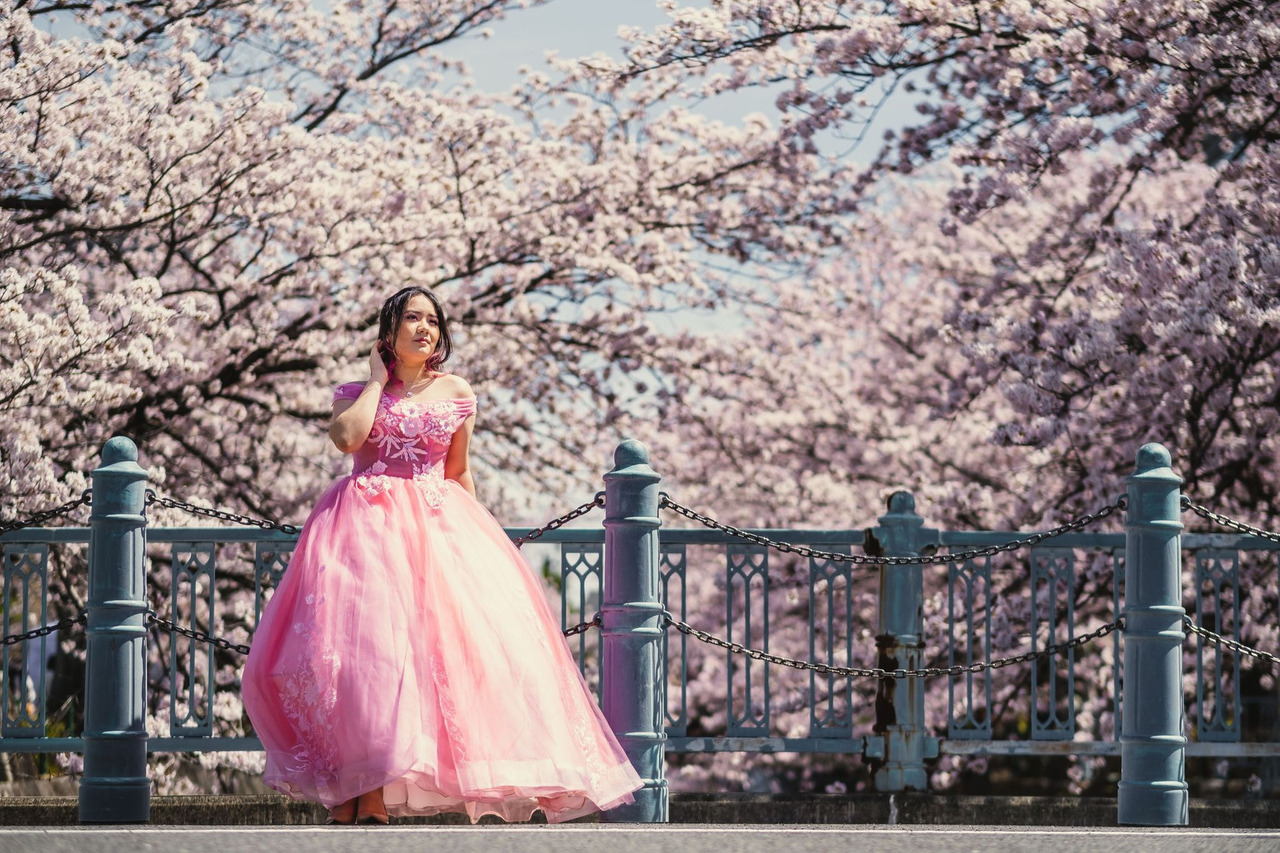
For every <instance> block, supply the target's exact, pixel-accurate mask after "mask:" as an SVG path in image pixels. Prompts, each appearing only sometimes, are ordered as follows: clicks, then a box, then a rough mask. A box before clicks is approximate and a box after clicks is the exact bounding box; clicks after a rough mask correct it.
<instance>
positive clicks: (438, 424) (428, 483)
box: [334, 384, 476, 508]
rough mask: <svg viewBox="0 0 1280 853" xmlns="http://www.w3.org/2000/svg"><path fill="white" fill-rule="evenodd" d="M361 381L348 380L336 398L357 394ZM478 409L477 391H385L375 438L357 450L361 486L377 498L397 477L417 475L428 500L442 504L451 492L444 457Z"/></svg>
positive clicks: (416, 481)
mask: <svg viewBox="0 0 1280 853" xmlns="http://www.w3.org/2000/svg"><path fill="white" fill-rule="evenodd" d="M361 387H362V386H360V385H358V384H352V385H343V386H341V387H339V388H338V391H337V392H336V393H335V394H334V399H335V400H338V399H353V398H354V397H356V396H358V395H359V391H360V388H361ZM475 410H476V400H475V398H474V397H462V398H456V399H447V400H426V401H422V402H419V401H415V400H405V399H401V398H398V397H393V396H391V395H390V394H385V393H384V394H383V395H382V398H381V399H380V400H379V401H378V412H377V414H376V415H375V416H374V419H373V428H372V429H371V430H370V431H369V438H368V439H367V440H366V441H365V444H364V446H363V447H361V448H360V449H359V450H357V451H356V454H355V464H354V471H353V474H354V476H355V482H356V486H357V487H358V488H359V489H360V491H361V492H362V493H364V495H365V496H366V497H368V498H373V497H376V496H377V495H380V494H383V493H384V492H386V491H387V490H388V489H390V488H391V485H392V482H393V480H394V479H405V480H411V481H412V482H413V484H414V486H415V487H416V488H417V489H418V491H419V493H421V495H422V497H423V498H424V499H425V500H426V502H427V505H428V506H430V507H432V508H438V507H439V506H440V505H441V504H443V503H444V499H445V496H446V495H447V494H448V489H447V487H446V485H445V479H444V460H445V456H446V455H448V452H449V444H450V442H451V441H452V440H453V434H454V433H455V432H457V431H458V428H459V427H460V426H462V423H463V421H465V420H466V419H467V418H468V417H470V416H471V415H472V414H474V413H475Z"/></svg>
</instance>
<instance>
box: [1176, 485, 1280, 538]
mask: <svg viewBox="0 0 1280 853" xmlns="http://www.w3.org/2000/svg"><path fill="white" fill-rule="evenodd" d="M1182 509H1183V511H1184V512H1185V511H1186V510H1190V511H1191V512H1194V513H1195V514H1196V515H1198V516H1200V517H1201V518H1203V519H1205V520H1206V521H1212V522H1214V523H1215V524H1221V525H1222V526H1223V527H1229V528H1231V529H1232V530H1235V531H1238V532H1240V533H1247V534H1249V535H1250V536H1257V537H1258V538H1260V539H1267V540H1269V541H1271V542H1280V533H1271V532H1270V531H1267V530H1261V529H1259V528H1257V527H1253V526H1252V525H1249V524H1244V523H1243V522H1239V521H1235V520H1233V519H1230V518H1227V517H1226V516H1225V515H1221V514H1219V513H1216V512H1214V511H1213V510H1211V509H1209V508H1208V507H1203V506H1200V505H1199V504H1194V503H1192V502H1191V498H1189V497H1187V496H1186V495H1183V496H1182Z"/></svg>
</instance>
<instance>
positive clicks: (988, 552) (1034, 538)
mask: <svg viewBox="0 0 1280 853" xmlns="http://www.w3.org/2000/svg"><path fill="white" fill-rule="evenodd" d="M1125 505H1126V501H1125V499H1124V498H1120V499H1119V500H1118V501H1116V502H1115V503H1113V504H1107V505H1106V506H1104V507H1102V508H1101V509H1099V510H1098V511H1096V512H1091V513H1086V514H1085V515H1082V516H1080V517H1079V518H1077V519H1076V520H1075V521H1069V522H1067V523H1066V524H1064V525H1062V526H1061V527H1055V528H1053V529H1052V530H1047V531H1045V532H1044V533H1033V534H1031V535H1030V536H1027V537H1024V538H1022V539H1014V540H1012V541H1010V542H1005V543H1004V544H1002V545H988V546H987V547H985V548H973V549H971V550H968V551H953V552H950V553H946V554H923V555H921V556H919V557H881V556H872V555H868V554H841V553H838V552H835V551H819V550H817V549H815V548H809V547H807V546H805V545H792V544H791V543H790V542H779V541H777V540H774V539H770V538H769V537H767V536H761V535H760V534H759V533H751V532H749V531H746V530H742V529H741V528H738V527H733V526H732V525H728V524H724V523H722V522H719V521H716V520H715V519H714V518H710V517H709V516H705V515H702V514H701V513H698V512H695V511H694V510H691V509H689V508H688V507H686V506H681V505H680V504H678V503H676V502H675V501H674V500H672V499H671V497H670V496H669V495H667V494H666V493H665V492H664V493H663V494H662V496H661V499H660V506H662V507H668V508H670V509H672V510H675V511H676V512H678V513H680V515H683V516H685V517H686V518H691V519H693V520H694V521H696V522H698V523H699V524H702V525H705V526H707V527H710V528H711V529H712V530H719V531H722V532H724V533H728V534H729V535H730V536H736V537H738V538H739V539H745V540H747V541H748V542H752V543H754V544H756V545H763V546H764V547H766V548H773V549H775V550H777V551H782V552H783V553H787V554H799V555H800V556H801V557H810V558H813V559H819V560H830V561H831V562H833V563H855V564H857V565H863V566H912V565H939V564H943V563H959V562H963V561H965V560H972V559H975V558H977V557H994V556H995V555H996V554H999V553H1002V552H1004V551H1017V550H1018V549H1020V548H1027V547H1030V546H1033V545H1038V544H1039V543H1041V542H1043V541H1045V540H1046V539H1053V538H1054V537H1056V536H1062V535H1063V534H1064V533H1072V532H1074V531H1077V530H1082V529H1083V528H1085V527H1088V526H1089V525H1090V524H1093V523H1094V522H1096V521H1101V520H1102V519H1104V518H1106V517H1107V516H1109V515H1111V514H1112V513H1113V512H1116V511H1117V510H1122V509H1124V508H1125Z"/></svg>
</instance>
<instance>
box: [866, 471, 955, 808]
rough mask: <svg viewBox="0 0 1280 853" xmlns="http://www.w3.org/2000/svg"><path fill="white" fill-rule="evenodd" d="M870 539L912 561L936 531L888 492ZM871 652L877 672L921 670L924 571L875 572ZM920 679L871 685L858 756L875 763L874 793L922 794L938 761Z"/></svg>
mask: <svg viewBox="0 0 1280 853" xmlns="http://www.w3.org/2000/svg"><path fill="white" fill-rule="evenodd" d="M872 535H873V536H874V538H875V539H876V540H877V541H878V542H879V543H880V545H881V548H882V552H883V555H884V556H886V557H918V556H919V555H920V551H921V549H923V548H924V547H925V546H927V545H936V544H937V543H938V541H939V539H938V531H937V530H934V529H931V528H926V527H925V526H924V519H923V518H921V517H920V516H918V515H916V499H915V498H914V497H912V495H911V493H910V492H894V493H893V495H891V496H890V498H889V511H888V512H887V513H886V514H884V515H882V516H880V526H879V527H877V528H876V529H875V530H874V531H873V532H872ZM876 648H877V649H879V652H880V654H879V664H878V666H880V667H881V668H882V669H919V668H921V667H922V666H923V665H924V572H923V569H922V567H921V566H919V565H905V566H881V567H880V615H879V621H878V626H877V631H876ZM924 690H925V685H924V679H921V678H885V679H881V680H880V681H879V682H878V683H877V685H876V722H875V726H874V727H873V731H874V732H876V733H875V734H873V735H871V736H870V737H868V738H867V744H866V747H865V752H864V756H865V757H866V758H867V759H868V760H869V761H872V762H873V763H874V764H875V767H876V770H875V776H874V778H875V785H876V790H877V791H908V790H910V791H926V790H928V788H929V774H928V773H927V772H925V766H924V762H925V759H927V758H937V757H938V739H937V738H934V737H930V736H929V732H928V729H927V728H926V727H925V721H924Z"/></svg>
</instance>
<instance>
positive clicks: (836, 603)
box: [808, 543, 854, 738]
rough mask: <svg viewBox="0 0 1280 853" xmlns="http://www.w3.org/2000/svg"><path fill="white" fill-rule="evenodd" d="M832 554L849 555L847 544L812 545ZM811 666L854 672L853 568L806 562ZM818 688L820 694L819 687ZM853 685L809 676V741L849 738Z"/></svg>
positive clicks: (846, 680)
mask: <svg viewBox="0 0 1280 853" xmlns="http://www.w3.org/2000/svg"><path fill="white" fill-rule="evenodd" d="M813 547H814V548H816V549H818V550H822V551H830V552H832V553H841V554H848V553H851V548H850V546H849V545H848V544H847V543H845V544H823V543H814V545H813ZM808 586H809V660H811V661H814V662H815V663H825V664H827V665H828V666H852V665H853V662H854V650H853V633H854V631H853V568H852V565H851V564H849V563H839V562H835V561H834V560H831V559H827V558H817V557H810V558H809V584H808ZM819 685H821V688H820V687H819ZM853 714H854V703H853V679H852V678H839V677H836V676H834V675H830V674H826V675H821V676H820V675H818V674H817V673H816V672H813V671H812V670H810V671H809V736H810V737H815V738H849V737H852V736H853Z"/></svg>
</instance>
